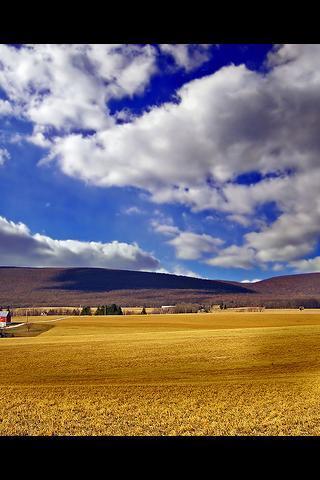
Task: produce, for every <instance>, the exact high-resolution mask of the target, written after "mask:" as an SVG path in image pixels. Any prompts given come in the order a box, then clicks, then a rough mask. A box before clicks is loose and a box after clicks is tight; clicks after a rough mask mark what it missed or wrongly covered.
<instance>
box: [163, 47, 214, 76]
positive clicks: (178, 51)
mask: <svg viewBox="0 0 320 480" xmlns="http://www.w3.org/2000/svg"><path fill="white" fill-rule="evenodd" d="M210 47H211V45H205V44H193V43H190V44H181V43H180V44H174V43H171V44H170V43H162V44H161V45H160V49H161V50H162V52H163V53H165V54H167V55H169V56H171V57H172V58H173V59H174V62H175V64H176V65H177V67H181V68H184V69H185V70H186V71H191V70H194V69H195V68H197V67H199V66H200V65H202V64H203V63H205V62H207V61H208V60H209V59H210V54H209V51H208V50H209V48H210Z"/></svg>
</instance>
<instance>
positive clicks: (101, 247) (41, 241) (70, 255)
mask: <svg viewBox="0 0 320 480" xmlns="http://www.w3.org/2000/svg"><path fill="white" fill-rule="evenodd" d="M0 264H1V265H14V266H34V267H46V266H49V267H50V266H52V267H80V266H82V267H105V268H115V269H125V270H148V271H155V270H157V269H159V268H160V263H159V261H158V260H157V259H156V258H155V257H154V256H153V255H152V254H150V253H148V252H145V251H144V250H142V249H141V248H140V247H139V246H138V245H137V244H136V243H133V244H128V243H125V242H118V241H113V242H110V243H102V242H82V241H78V240H56V239H53V238H51V237H48V236H45V235H41V234H39V233H36V234H32V233H31V232H30V230H29V228H28V227H27V226H26V225H25V224H23V223H14V222H12V221H8V220H7V219H5V218H4V217H0Z"/></svg>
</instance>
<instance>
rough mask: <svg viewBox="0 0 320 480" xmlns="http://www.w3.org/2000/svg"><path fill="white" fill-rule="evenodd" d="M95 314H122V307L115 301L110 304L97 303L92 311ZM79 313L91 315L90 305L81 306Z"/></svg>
mask: <svg viewBox="0 0 320 480" xmlns="http://www.w3.org/2000/svg"><path fill="white" fill-rule="evenodd" d="M94 314H95V315H123V312H122V308H121V307H120V306H119V305H116V304H115V303H112V304H111V305H99V306H98V307H97V309H96V311H95V313H94ZM80 315H92V310H91V308H90V307H88V306H86V307H82V310H81V312H80Z"/></svg>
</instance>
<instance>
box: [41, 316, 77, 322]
mask: <svg viewBox="0 0 320 480" xmlns="http://www.w3.org/2000/svg"><path fill="white" fill-rule="evenodd" d="M72 317H73V316H72V315H68V316H67V317H61V318H54V319H53V320H36V321H34V322H33V323H50V322H58V321H59V320H65V319H66V318H72Z"/></svg>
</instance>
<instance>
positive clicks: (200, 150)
mask: <svg viewBox="0 0 320 480" xmlns="http://www.w3.org/2000/svg"><path fill="white" fill-rule="evenodd" d="M319 50H320V48H319V46H317V45H310V46H309V45H277V46H272V45H199V44H197V45H182V44H181V45H166V44H163V45H92V46H91V45H74V46H72V45H36V46H32V45H28V46H26V45H22V46H20V47H16V46H11V45H1V46H0V172H1V200H0V264H1V265H17V266H22V265H24V266H69V267H70V266H101V267H109V268H125V269H132V270H148V271H159V272H170V273H178V274H186V275H196V276H201V277H205V278H212V279H216V278H220V279H229V280H238V281H243V280H255V279H262V278H267V277H271V276H274V275H284V274H288V273H299V272H306V271H319V270H320V248H319V226H320V196H319V192H318V185H319V180H320V161H319V153H320V151H319V150H320V144H319V141H318V138H319V131H318V130H319V128H318V125H319V120H320V114H319V111H320V109H319V106H320V105H319V103H320V94H319V92H320V89H319V87H320V75H319V72H320V60H319V59H320V55H319V53H320V51H319Z"/></svg>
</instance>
